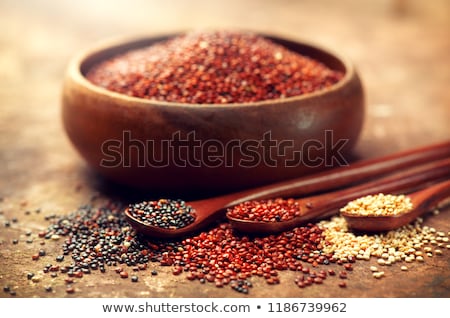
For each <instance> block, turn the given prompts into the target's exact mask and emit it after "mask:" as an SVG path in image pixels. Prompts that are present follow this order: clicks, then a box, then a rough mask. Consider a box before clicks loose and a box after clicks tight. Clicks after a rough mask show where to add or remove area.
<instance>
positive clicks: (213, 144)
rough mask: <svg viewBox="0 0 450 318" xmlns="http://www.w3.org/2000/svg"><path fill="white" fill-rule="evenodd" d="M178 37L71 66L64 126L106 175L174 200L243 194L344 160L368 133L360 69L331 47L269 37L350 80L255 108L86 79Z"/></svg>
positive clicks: (106, 52)
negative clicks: (109, 62) (178, 98)
mask: <svg viewBox="0 0 450 318" xmlns="http://www.w3.org/2000/svg"><path fill="white" fill-rule="evenodd" d="M172 36H174V35H165V36H160V37H144V38H138V39H128V40H121V41H117V42H114V43H109V44H103V45H99V46H97V47H95V48H92V49H89V50H87V51H86V52H83V53H81V54H79V55H77V56H76V57H75V58H74V59H73V60H72V61H71V62H70V64H69V66H68V69H67V73H66V77H65V81H64V88H63V99H62V118H63V123H64V127H65V130H66V132H67V135H68V137H69V139H70V140H71V141H72V143H73V145H74V146H75V148H76V149H77V150H78V151H79V153H80V154H81V155H82V157H84V159H85V160H86V161H87V162H88V163H89V164H90V166H92V167H93V168H94V169H95V170H97V171H98V172H99V173H100V174H101V175H104V176H106V177H107V178H108V179H110V180H114V181H115V182H118V183H120V184H124V185H128V186H132V187H138V188H143V189H148V190H154V191H161V192H165V191H170V192H171V193H173V194H174V195H175V194H183V193H192V192H196V193H198V192H199V191H206V192H208V193H211V192H217V193H219V192H228V191H235V190H240V189H244V188H248V187H253V186H259V185H264V184H268V183H272V182H276V181H281V180H286V179H290V178H294V177H299V176H303V175H307V174H310V173H313V172H317V171H321V170H323V169H325V168H329V167H332V166H336V165H342V164H345V158H346V156H347V155H348V154H349V152H350V151H351V149H352V147H353V146H354V144H355V142H356V141H357V139H358V136H359V134H360V131H361V128H362V124H363V118H364V92H363V88H362V85H361V82H360V79H359V77H358V75H357V72H356V71H355V68H354V67H353V65H352V64H351V63H350V62H349V61H348V60H346V59H345V58H343V57H341V56H339V55H337V54H335V53H331V52H329V51H328V50H325V49H323V48H320V47H317V46H314V45H311V44H308V43H302V42H297V41H292V40H288V39H284V38H281V37H278V36H272V35H263V36H265V37H266V38H269V39H271V40H272V41H274V42H276V43H278V44H281V45H284V46H285V47H287V48H289V49H291V50H294V51H297V52H299V53H301V54H304V55H307V56H309V57H312V58H314V59H316V60H319V61H321V62H322V63H324V64H326V65H327V66H328V67H330V68H332V69H335V70H340V71H342V72H344V73H345V75H344V77H343V79H342V80H340V81H339V82H338V83H336V84H335V85H333V86H331V87H329V88H328V89H324V90H321V91H316V92H314V93H311V94H307V95H302V96H298V97H289V98H284V99H275V100H267V101H261V102H255V103H242V104H237V103H236V104H226V105H218V104H212V105H211V104H208V105H205V104H182V103H173V102H160V101H152V100H147V99H142V98H136V97H129V96H126V95H123V94H119V93H115V92H111V91H108V90H106V89H103V88H101V87H98V86H96V85H94V84H92V83H90V82H89V81H88V80H87V79H86V77H85V75H86V73H87V72H88V70H89V69H90V68H91V67H92V66H93V65H96V64H98V63H99V62H100V61H103V60H105V59H108V58H110V57H112V56H114V55H117V54H120V53H123V52H125V51H128V50H131V49H136V48H141V47H145V46H148V45H151V44H153V43H156V42H159V41H162V40H165V39H168V38H170V37H172Z"/></svg>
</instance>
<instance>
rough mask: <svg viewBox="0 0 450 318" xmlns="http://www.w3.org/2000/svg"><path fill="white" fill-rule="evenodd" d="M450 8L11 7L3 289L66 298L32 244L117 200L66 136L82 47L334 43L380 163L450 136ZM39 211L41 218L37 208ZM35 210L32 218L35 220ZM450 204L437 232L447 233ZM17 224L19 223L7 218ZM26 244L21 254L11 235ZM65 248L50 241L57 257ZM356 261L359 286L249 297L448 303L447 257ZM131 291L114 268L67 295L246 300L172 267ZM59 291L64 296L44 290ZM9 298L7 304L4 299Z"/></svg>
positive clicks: (395, 4) (2, 56)
mask: <svg viewBox="0 0 450 318" xmlns="http://www.w3.org/2000/svg"><path fill="white" fill-rule="evenodd" d="M449 15H450V2H449V1H447V0H433V1H420V0H414V1H413V0H410V1H408V0H404V1H401V0H397V1H394V0H380V1H358V0H341V1H331V0H330V1H313V0H311V1H293V0H291V1H289V0H282V1H269V0H264V1H255V0H249V1H241V0H228V1H211V0H204V1H199V0H194V1H178V0H177V1H147V0H133V1H125V0H120V1H113V2H111V1H108V0H97V1H88V0H78V1H51V0H41V1H39V0H29V1H13V0H11V1H10V0H1V1H0V29H1V30H2V31H1V32H0V197H1V198H2V201H1V202H0V211H2V212H1V214H0V221H1V224H0V285H2V286H4V285H10V286H12V287H13V288H14V289H15V290H16V291H17V296H18V297H67V296H69V295H67V294H66V293H65V287H64V282H63V275H60V276H59V277H57V278H55V279H51V278H50V277H49V276H44V278H43V280H42V281H41V282H39V283H32V282H31V281H29V280H27V278H26V273H27V272H28V271H31V272H36V273H37V272H38V271H39V270H41V269H42V268H43V266H44V265H45V264H46V263H47V260H45V258H43V260H40V261H38V262H33V261H32V260H31V255H32V254H34V253H35V252H36V251H37V250H38V249H39V248H40V245H39V240H38V239H35V241H34V243H32V244H26V243H25V240H26V239H27V237H26V236H25V233H26V231H28V230H31V231H32V232H33V234H32V236H31V237H35V236H36V233H37V232H38V231H39V230H42V229H44V228H45V227H46V226H47V225H48V222H46V221H45V220H44V217H45V216H46V215H50V214H66V213H68V212H69V211H71V210H73V209H75V208H76V207H78V206H79V205H81V204H84V203H86V202H88V201H89V198H90V197H91V196H92V195H93V194H95V193H98V194H100V196H101V197H104V198H108V197H110V196H112V195H114V194H117V193H120V191H121V189H120V188H117V187H111V186H109V185H108V184H107V182H105V180H103V179H102V178H100V177H99V176H97V175H96V174H94V173H93V172H92V171H90V170H89V168H88V167H86V165H85V163H84V162H83V160H82V159H81V158H80V157H79V156H78V154H77V153H76V152H75V151H74V149H73V148H72V146H71V144H70V143H69V142H68V140H67V138H66V136H65V133H64V131H63V129H62V125H61V120H60V93H61V85H62V79H63V76H64V71H65V67H66V65H67V63H68V61H69V59H70V58H71V57H72V56H73V54H75V53H76V52H77V51H78V50H81V49H84V48H85V47H87V46H90V45H92V44H94V43H96V42H97V41H99V40H103V39H105V38H109V37H115V36H119V35H120V36H122V35H136V34H158V33H167V32H172V31H180V30H186V29H196V28H242V29H248V30H254V31H261V32H272V33H278V34H282V35H283V34H284V35H286V36H287V37H291V38H294V39H295V38H298V39H307V40H311V41H314V42H316V43H318V44H321V45H324V46H328V47H331V48H333V49H335V50H337V51H340V52H341V53H343V54H345V55H347V56H348V57H349V58H350V59H351V60H352V61H353V62H354V63H355V65H356V67H357V69H358V71H359V74H360V75H361V78H362V80H363V83H364V87H365V91H366V96H367V114H366V121H365V125H364V130H363V133H362V136H361V139H360V141H359V143H358V144H357V146H356V149H355V154H356V155H357V156H359V157H361V158H370V157H375V156H380V155H384V154H388V153H392V152H396V151H400V150H405V149H408V148H413V147H417V146H422V145H426V144H429V143H434V142H440V141H443V140H446V139H448V138H449V137H450V125H449V120H450V107H449V106H450V90H449V84H450V58H449V57H450V56H449V54H450V31H449V30H450V17H449ZM37 208H40V209H41V210H42V212H41V213H40V214H37V213H35V212H33V211H35V210H36V209H37ZM26 210H29V211H32V213H31V214H30V215H28V216H25V211H26ZM448 212H449V209H446V210H443V213H441V214H440V215H439V216H436V217H430V218H428V219H427V220H426V222H427V224H430V225H433V226H435V227H436V228H438V229H439V230H443V231H446V232H447V231H450V216H449V213H448ZM13 217H16V218H17V219H18V222H17V223H13V224H12V226H11V227H9V228H6V227H5V226H4V225H3V223H4V222H5V220H11V219H12V218H13ZM13 238H19V239H20V242H19V244H17V245H13V244H12V243H11V240H12V239H13ZM59 244H60V243H55V242H47V243H46V245H45V249H46V250H47V251H48V254H49V255H53V256H49V257H48V260H50V261H52V260H53V259H52V258H53V257H54V256H55V255H56V254H57V251H58V245H59ZM368 266H369V263H362V264H357V265H356V266H355V270H354V272H353V273H352V274H351V275H350V276H351V277H350V279H349V281H348V285H349V286H348V288H346V289H340V288H339V287H337V282H336V283H332V282H331V281H330V282H328V281H326V282H325V285H323V286H320V285H318V286H314V287H312V288H308V289H305V290H301V289H299V288H297V287H296V286H295V285H294V284H293V282H292V281H293V279H294V277H295V274H294V273H282V275H281V279H282V281H283V283H282V284H281V285H278V286H267V285H266V284H265V283H264V282H263V281H262V280H260V279H253V283H254V286H255V288H253V290H251V293H250V295H249V296H248V297H448V296H450V270H449V268H450V250H445V251H444V255H443V256H441V257H433V258H431V259H429V258H427V259H426V262H425V264H413V265H411V268H410V271H409V272H405V273H404V272H401V273H400V269H399V266H392V267H390V268H386V270H385V272H386V277H385V278H384V279H382V280H375V279H373V278H372V277H371V273H370V272H369V270H368ZM158 271H159V272H160V273H159V275H158V276H156V277H152V276H151V275H150V272H149V271H148V272H146V273H144V274H142V275H141V281H140V283H138V284H133V283H131V282H130V280H120V279H118V278H117V274H115V273H111V272H112V271H110V272H108V273H106V274H104V275H100V274H99V273H97V274H95V275H90V276H85V277H84V278H83V279H82V280H80V281H79V282H76V283H75V284H74V287H75V288H76V293H75V294H73V295H70V297H239V296H240V294H237V293H235V292H233V291H232V290H231V289H229V288H223V289H217V288H215V287H213V286H208V285H201V286H200V285H199V284H198V282H196V283H193V282H189V281H187V280H186V279H184V278H183V277H174V276H172V275H171V274H170V272H169V269H167V268H163V269H158ZM49 284H50V285H52V286H53V288H54V292H53V293H47V292H45V291H44V287H43V286H45V285H49ZM0 297H9V296H8V294H7V293H3V292H0Z"/></svg>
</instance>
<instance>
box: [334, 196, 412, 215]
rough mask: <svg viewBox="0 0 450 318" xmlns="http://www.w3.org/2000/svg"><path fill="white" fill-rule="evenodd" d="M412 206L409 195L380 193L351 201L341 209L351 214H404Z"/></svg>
mask: <svg viewBox="0 0 450 318" xmlns="http://www.w3.org/2000/svg"><path fill="white" fill-rule="evenodd" d="M412 208H413V204H412V202H411V199H410V197H408V196H405V195H392V194H383V193H379V194H375V195H368V196H365V197H362V198H358V199H356V200H353V201H350V202H349V203H347V205H346V206H344V207H343V208H342V209H341V210H340V211H341V212H342V213H346V214H350V215H361V216H388V215H399V214H403V213H406V212H408V211H411V209H412Z"/></svg>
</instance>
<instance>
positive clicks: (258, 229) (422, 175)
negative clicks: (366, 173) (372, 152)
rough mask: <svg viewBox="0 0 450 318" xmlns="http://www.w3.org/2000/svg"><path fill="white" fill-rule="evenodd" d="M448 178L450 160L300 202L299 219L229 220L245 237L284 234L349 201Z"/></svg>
mask: <svg viewBox="0 0 450 318" xmlns="http://www.w3.org/2000/svg"><path fill="white" fill-rule="evenodd" d="M449 177H450V158H449V159H444V160H440V161H436V162H432V163H430V164H426V165H422V166H418V167H416V168H413V169H410V170H406V171H401V172H399V173H396V174H392V175H389V176H386V177H383V178H380V179H376V180H373V181H370V182H367V183H363V184H360V185H356V186H353V187H349V188H345V189H342V190H339V191H334V192H330V193H325V194H321V195H316V196H310V197H306V198H301V199H299V200H298V202H299V203H300V204H299V205H300V211H303V213H301V215H300V216H296V217H294V218H293V219H290V220H286V221H279V222H261V221H250V220H241V219H237V218H231V217H228V219H229V221H230V222H231V224H232V226H233V227H234V228H235V229H237V230H239V231H241V232H246V233H258V234H268V233H276V232H281V231H286V230H289V229H292V228H294V227H297V226H300V225H302V224H305V223H307V222H310V221H313V220H318V219H320V218H325V217H328V216H331V215H334V214H337V213H338V211H339V208H341V207H343V206H344V205H345V204H346V203H348V202H349V201H352V200H355V199H357V198H359V197H363V196H366V195H369V194H376V193H380V192H384V193H405V192H408V191H411V190H413V189H417V188H420V187H424V186H425V185H426V184H427V183H428V182H437V181H441V180H443V179H448V178H449Z"/></svg>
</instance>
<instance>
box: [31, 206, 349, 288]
mask: <svg viewBox="0 0 450 318" xmlns="http://www.w3.org/2000/svg"><path fill="white" fill-rule="evenodd" d="M122 211H123V207H121V206H119V205H115V204H112V203H110V204H108V205H105V206H101V207H93V206H91V205H86V206H82V207H80V208H79V209H77V210H76V211H74V212H72V213H70V214H69V215H67V216H62V217H58V218H56V219H54V221H53V224H51V225H50V226H49V227H48V229H47V230H46V231H42V232H40V233H39V236H40V237H42V238H46V239H49V240H51V239H60V238H64V243H63V244H62V252H61V254H60V255H58V256H56V258H55V263H54V264H47V265H46V266H45V268H44V272H45V273H51V274H55V273H57V272H61V273H66V274H67V275H68V280H67V281H66V283H67V286H68V287H67V292H68V293H73V292H75V290H74V289H73V287H72V286H71V280H70V279H71V278H72V277H76V278H81V277H83V275H86V274H91V273H92V271H100V272H105V271H107V270H108V268H111V267H112V268H114V271H116V272H117V273H118V274H119V276H120V277H121V278H124V279H126V278H128V277H129V271H130V270H132V271H133V272H139V271H141V270H145V269H146V268H147V263H148V262H156V263H159V264H160V265H161V266H172V267H173V270H172V273H173V274H174V275H180V274H182V273H185V276H186V278H187V279H189V280H198V281H200V283H207V282H209V283H213V284H215V286H216V287H223V286H230V287H231V288H232V289H233V290H235V291H237V292H241V293H248V292H249V288H251V287H252V284H251V282H250V281H249V280H248V278H250V277H252V276H260V277H263V278H264V279H265V281H266V282H267V283H268V284H278V283H280V279H279V277H278V272H279V271H282V270H291V271H297V272H298V273H299V275H298V277H297V279H296V280H295V283H296V284H297V286H299V287H301V288H304V287H307V286H310V285H312V284H321V283H322V282H323V281H324V280H325V279H326V278H327V277H328V276H335V275H336V273H335V272H334V271H333V270H331V269H330V270H328V271H327V270H324V269H319V266H321V265H328V264H330V262H340V261H336V260H335V259H334V258H333V255H332V254H325V253H323V252H322V229H320V228H319V227H318V226H317V225H313V224H308V225H306V226H304V227H298V228H296V229H294V230H292V231H289V232H284V233H281V234H278V235H270V236H266V237H259V238H258V237H256V238H251V237H248V236H241V235H237V234H236V233H234V232H233V230H232V228H231V226H230V224H228V223H223V224H219V225H217V226H216V227H214V228H212V229H211V230H209V231H207V232H202V233H200V234H199V235H197V236H194V237H191V238H186V239H184V240H182V241H176V242H167V241H164V242H162V241H161V242H158V241H148V240H147V239H145V238H143V237H139V236H138V235H137V234H136V233H135V232H134V230H133V229H132V228H131V227H130V226H129V225H128V223H127V222H126V219H125V217H124V215H123V212H122ZM65 257H70V258H71V259H72V263H71V264H70V265H66V266H59V263H60V262H62V261H63V260H64V258H65ZM37 259H39V257H36V259H35V260H37ZM345 266H346V267H345V270H342V271H341V272H340V273H338V277H340V278H341V279H346V278H347V270H352V268H351V264H346V265H345ZM152 274H153V273H152ZM155 274H156V273H155ZM55 275H56V274H55ZM131 280H132V281H133V282H137V281H138V276H137V274H136V275H133V276H132V277H131ZM339 286H341V287H345V282H340V283H339Z"/></svg>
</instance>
